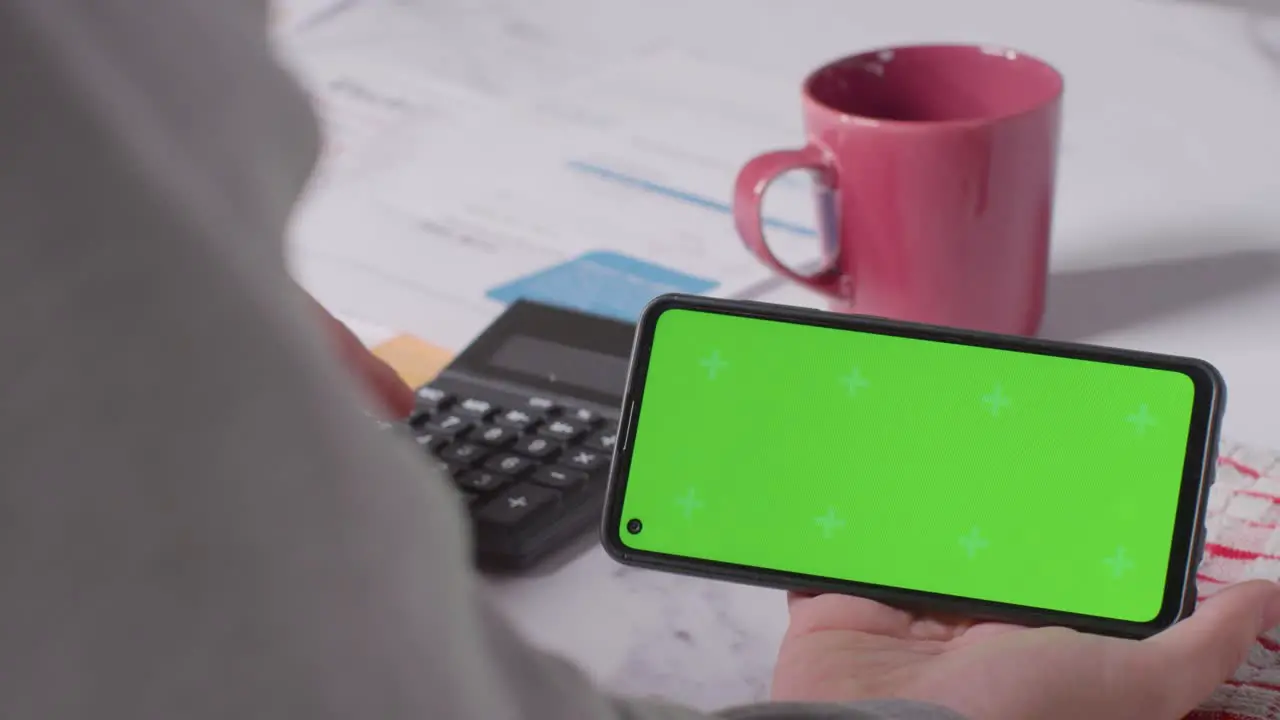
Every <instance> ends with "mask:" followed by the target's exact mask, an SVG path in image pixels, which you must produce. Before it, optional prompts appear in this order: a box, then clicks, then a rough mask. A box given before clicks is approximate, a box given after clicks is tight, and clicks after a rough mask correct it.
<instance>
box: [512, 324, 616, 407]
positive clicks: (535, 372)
mask: <svg viewBox="0 0 1280 720" xmlns="http://www.w3.org/2000/svg"><path fill="white" fill-rule="evenodd" d="M489 363H490V364H491V365H493V366H494V367H497V368H501V369H503V370H508V371H511V372H514V373H518V374H522V375H525V376H529V377H530V378H531V379H539V380H542V381H543V382H545V383H548V384H561V385H563V386H568V387H578V388H583V389H585V390H594V391H596V392H601V393H610V394H614V395H616V394H617V393H618V391H619V389H620V388H622V387H623V386H624V385H626V384H627V358H626V357H625V356H619V355H610V354H607V353H603V352H598V351H596V350H590V349H587V348H581V347H573V346H570V345H565V344H564V343H558V342H552V341H550V340H544V339H542V338H536V337H531V336H529V335H512V336H511V337H509V338H507V339H506V340H505V341H504V342H503V343H502V344H501V345H500V346H499V347H498V349H497V350H496V351H495V352H494V353H493V356H492V357H491V358H490V359H489Z"/></svg>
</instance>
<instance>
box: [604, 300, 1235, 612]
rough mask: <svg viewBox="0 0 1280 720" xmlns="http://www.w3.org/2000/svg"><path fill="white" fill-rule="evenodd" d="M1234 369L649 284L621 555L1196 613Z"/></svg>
mask: <svg viewBox="0 0 1280 720" xmlns="http://www.w3.org/2000/svg"><path fill="white" fill-rule="evenodd" d="M1225 392H1226V390H1225V385H1224V383H1223V381H1222V378H1221V376H1220V375H1219V373H1218V372H1217V371H1216V370H1215V369H1214V368H1213V367H1212V366H1211V365H1209V364H1208V363H1206V362H1203V361H1200V360H1194V359H1189V358H1182V357H1171V356H1166V355H1154V354H1149V353H1141V352H1132V351H1128V350H1117V349H1111V348H1104V347H1094V346H1088V345H1081V344H1074V343H1060V342H1050V341H1045V340H1040V339H1034V338H1025V337H1013V336H1004V335H993V334H987V333H978V332H968V331H962V330H955V329H949V328H941V327H933V326H927V325H919V324H911V323H902V322H896V321H887V320H881V319H874V318H869V317H859V316H851V315H843V314H837V313H829V312H821V311H813V310H807V309H800V308H794V307H787V306H779V305H771V304H765V303H758V302H740V301H728V300H717V299H710V298H702V297H693V296H684V295H664V296H661V297H659V298H657V299H656V300H654V301H653V302H652V303H650V305H649V306H648V307H647V308H646V310H645V311H644V313H643V315H642V317H641V318H640V320H639V323H638V326H637V331H636V342H635V345H634V348H633V355H632V358H631V366H630V374H629V377H628V380H627V388H626V391H625V395H624V399H623V406H622V421H621V423H622V424H621V426H620V429H619V434H618V441H617V445H616V447H615V454H614V463H613V467H612V471H611V476H610V480H609V487H608V491H607V497H606V506H605V513H604V524H603V528H602V543H603V545H604V547H605V549H606V550H607V552H608V553H609V554H610V555H611V556H612V557H613V558H615V559H616V560H618V561H620V562H622V563H625V564H629V565H636V566H641V567H647V568H652V569H659V570H666V571H672V572H678V573H685V574H690V575H698V576H703V577H710V578H716V579H721V580H728V581H735V582H741V583H750V584H756V585H765V586H772V587H777V588H785V589H790V590H798V591H804V592H837V593H845V594H850V595H857V596H862V597H867V598H871V599H874V600H878V601H881V602H884V603H887V604H891V605H895V606H898V607H903V608H906V609H910V610H915V611H926V612H939V613H948V614H960V615H963V616H966V617H972V618H975V619H980V620H997V621H1004V622H1012V623H1018V624H1024V625H1060V626H1066V627H1071V628H1075V629H1078V630H1082V631H1085V632H1091V633H1096V634H1103V635H1111V636H1117V637H1135V638H1137V637H1145V636H1148V635H1151V634H1153V633H1155V632H1158V631H1160V630H1161V629H1163V628H1166V627H1168V626H1170V625H1172V624H1173V623H1175V622H1177V621H1178V620H1180V619H1182V618H1183V617H1185V616H1187V615H1188V614H1190V612H1191V611H1192V610H1193V609H1194V607H1195V602H1196V583H1195V574H1196V568H1197V566H1198V564H1199V560H1200V556H1201V554H1202V552H1203V547H1204V514H1205V505H1206V502H1207V499H1208V490H1209V486H1210V484H1211V483H1212V481H1213V474H1214V467H1215V463H1216V459H1217V457H1216V455H1217V446H1218V430H1219V425H1220V422H1221V416H1222V412H1223V407H1224V403H1225Z"/></svg>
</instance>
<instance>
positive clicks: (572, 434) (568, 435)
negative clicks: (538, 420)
mask: <svg viewBox="0 0 1280 720" xmlns="http://www.w3.org/2000/svg"><path fill="white" fill-rule="evenodd" d="M584 432H586V428H585V427H583V426H581V425H579V424H577V423H575V422H572V421H569V420H564V419H555V420H548V421H547V422H545V423H543V424H542V427H539V428H538V434H539V435H542V436H545V437H549V438H554V439H556V440H561V441H563V442H573V441H574V440H577V439H578V437H579V436H581V435H582V433H584Z"/></svg>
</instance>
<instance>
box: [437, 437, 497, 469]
mask: <svg viewBox="0 0 1280 720" xmlns="http://www.w3.org/2000/svg"><path fill="white" fill-rule="evenodd" d="M488 454H489V451H487V450H485V449H484V448H482V447H480V446H479V445H476V444H474V443H465V442H464V443H457V444H454V445H450V446H449V447H447V448H445V449H444V450H442V451H440V459H441V460H444V461H445V462H448V463H456V464H459V465H474V464H476V463H478V462H480V461H481V460H483V459H484V458H485V456H486V455H488Z"/></svg>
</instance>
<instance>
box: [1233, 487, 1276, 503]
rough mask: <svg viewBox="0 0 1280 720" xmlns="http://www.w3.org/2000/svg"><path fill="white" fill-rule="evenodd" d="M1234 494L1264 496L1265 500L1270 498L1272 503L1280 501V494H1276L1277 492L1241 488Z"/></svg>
mask: <svg viewBox="0 0 1280 720" xmlns="http://www.w3.org/2000/svg"><path fill="white" fill-rule="evenodd" d="M1233 494H1235V495H1244V496H1245V497H1256V498H1262V499H1263V500H1270V501H1271V503H1272V504H1275V503H1280V495H1276V494H1275V493H1268V492H1262V491H1261V490H1249V489H1247V488H1241V489H1239V490H1236V491H1235V492H1234V493H1233Z"/></svg>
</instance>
